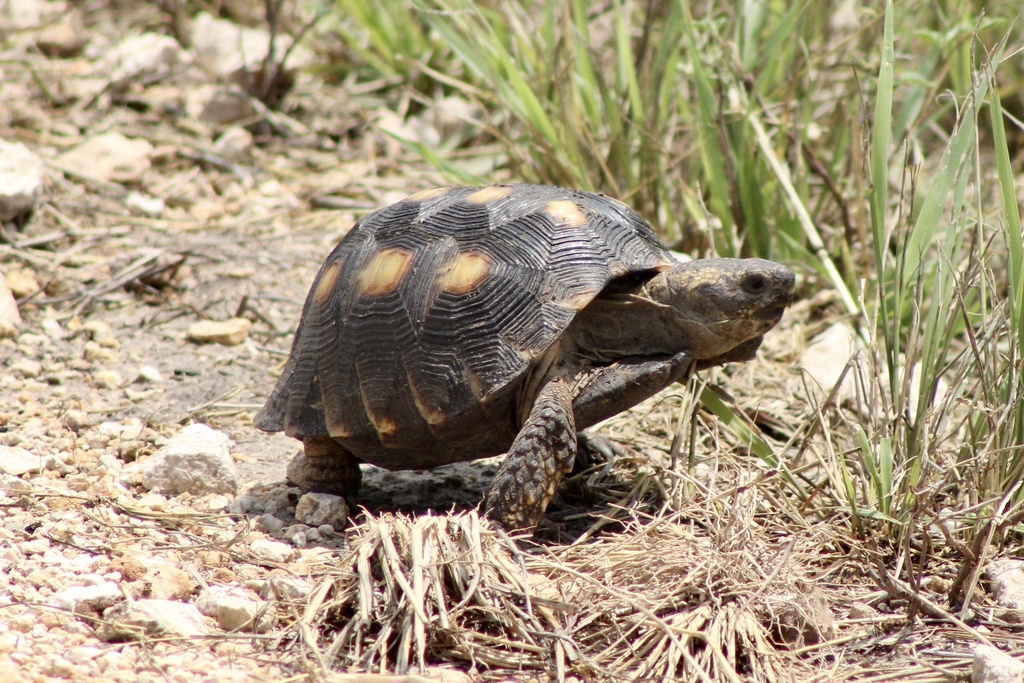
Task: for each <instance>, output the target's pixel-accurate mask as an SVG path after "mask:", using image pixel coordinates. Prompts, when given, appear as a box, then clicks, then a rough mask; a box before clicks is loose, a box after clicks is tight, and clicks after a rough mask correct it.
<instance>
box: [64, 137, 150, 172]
mask: <svg viewBox="0 0 1024 683" xmlns="http://www.w3.org/2000/svg"><path fill="white" fill-rule="evenodd" d="M152 155H153V145H151V144H149V142H148V141H146V140H142V139H139V138H126V137H125V136H123V135H121V134H120V133H117V132H110V133H103V134H102V135H97V136H95V137H91V138H89V139H88V140H86V141H85V142H83V143H82V144H80V145H79V146H78V147H75V148H74V149H71V150H69V151H67V152H65V153H64V154H62V155H61V157H60V162H61V164H63V165H64V166H66V167H68V168H69V169H71V170H72V171H74V172H75V173H79V174H81V175H83V176H85V177H88V178H95V179H97V180H105V181H114V182H118V183H137V182H139V181H140V180H141V179H142V176H143V175H144V174H145V173H146V171H148V170H149V166H150V163H149V158H150V157H151V156H152Z"/></svg>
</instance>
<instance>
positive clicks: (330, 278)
mask: <svg viewBox="0 0 1024 683" xmlns="http://www.w3.org/2000/svg"><path fill="white" fill-rule="evenodd" d="M339 270H341V264H340V263H338V262H337V261H335V262H334V263H332V264H331V265H329V266H327V269H326V270H324V272H323V274H322V275H321V276H320V281H319V282H317V283H316V292H314V293H313V298H314V299H316V302H317V303H318V304H322V303H323V302H324V301H326V300H327V297H329V296H330V295H331V290H333V289H334V283H335V282H337V281H338V271H339Z"/></svg>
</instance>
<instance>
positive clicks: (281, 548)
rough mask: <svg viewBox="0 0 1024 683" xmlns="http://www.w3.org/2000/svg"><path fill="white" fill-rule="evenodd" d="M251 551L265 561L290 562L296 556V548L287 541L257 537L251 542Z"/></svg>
mask: <svg viewBox="0 0 1024 683" xmlns="http://www.w3.org/2000/svg"><path fill="white" fill-rule="evenodd" d="M249 551H250V552H251V553H252V554H253V555H255V556H256V557H257V558H258V559H260V560H263V561H264V562H279V563H283V562H288V561H289V560H291V559H292V557H294V556H295V550H294V549H293V548H292V547H291V546H290V545H288V544H287V543H281V542H280V541H271V540H270V539H269V538H257V539H256V540H255V541H253V542H252V543H250V544H249Z"/></svg>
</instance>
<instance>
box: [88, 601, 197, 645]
mask: <svg viewBox="0 0 1024 683" xmlns="http://www.w3.org/2000/svg"><path fill="white" fill-rule="evenodd" d="M103 619H104V623H103V625H102V626H101V627H100V629H99V631H98V633H97V635H98V636H99V637H100V639H101V640H104V641H111V640H138V639H140V638H142V637H143V636H144V635H145V636H152V637H160V636H172V637H173V636H178V637H184V638H188V637H191V636H204V635H207V634H208V633H210V627H209V625H208V624H207V621H206V618H205V617H203V615H202V614H201V613H200V612H199V610H197V609H196V608H195V606H194V605H190V604H188V603H184V602H175V601H173V600H135V601H134V602H124V603H121V604H119V605H115V606H113V607H110V608H109V609H107V610H106V611H105V612H103Z"/></svg>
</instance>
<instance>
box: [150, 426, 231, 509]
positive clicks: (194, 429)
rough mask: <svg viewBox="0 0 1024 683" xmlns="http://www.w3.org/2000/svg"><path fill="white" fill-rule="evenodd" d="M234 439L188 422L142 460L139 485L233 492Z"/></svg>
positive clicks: (196, 492)
mask: <svg viewBox="0 0 1024 683" xmlns="http://www.w3.org/2000/svg"><path fill="white" fill-rule="evenodd" d="M233 445H234V442H232V441H231V439H229V438H228V437H227V435H226V434H224V433H222V432H218V431H217V430H215V429H210V428H209V427H207V426H206V425H204V424H198V423H197V424H191V425H189V426H187V427H185V428H184V429H182V430H181V431H180V432H178V433H177V434H176V435H175V436H173V437H172V438H171V439H169V440H168V441H167V445H165V446H164V447H163V448H161V449H160V450H159V451H157V452H156V453H154V454H153V455H152V456H150V457H149V459H148V460H146V461H145V462H144V463H142V485H143V486H144V487H145V488H147V489H150V490H159V491H160V492H161V493H165V494H168V493H169V494H179V493H186V492H187V493H191V494H193V495H197V496H201V495H205V494H207V493H235V491H237V490H238V472H237V471H236V469H235V463H234V461H233V460H232V459H231V446H233Z"/></svg>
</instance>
